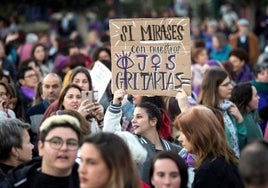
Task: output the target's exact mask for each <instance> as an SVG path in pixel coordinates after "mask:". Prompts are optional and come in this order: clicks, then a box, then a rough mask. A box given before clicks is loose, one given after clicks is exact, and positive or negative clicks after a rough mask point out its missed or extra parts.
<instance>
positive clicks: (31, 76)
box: [24, 74, 37, 78]
mask: <svg viewBox="0 0 268 188" xmlns="http://www.w3.org/2000/svg"><path fill="white" fill-rule="evenodd" d="M33 77H37V74H30V75H27V76H24V78H33Z"/></svg>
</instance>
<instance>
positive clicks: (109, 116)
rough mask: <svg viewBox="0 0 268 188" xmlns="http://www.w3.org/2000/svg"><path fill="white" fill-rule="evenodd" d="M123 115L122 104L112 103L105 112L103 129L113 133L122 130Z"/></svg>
mask: <svg viewBox="0 0 268 188" xmlns="http://www.w3.org/2000/svg"><path fill="white" fill-rule="evenodd" d="M121 116H122V109H121V105H113V104H111V105H110V106H109V107H108V109H107V110H106V112H105V115H104V121H103V129H102V131H104V132H112V133H115V132H117V131H121V124H120V120H121Z"/></svg>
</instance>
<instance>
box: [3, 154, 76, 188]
mask: <svg viewBox="0 0 268 188" xmlns="http://www.w3.org/2000/svg"><path fill="white" fill-rule="evenodd" d="M41 162H42V158H40V157H38V158H35V159H33V160H31V161H29V162H26V163H24V164H21V165H19V166H18V167H16V168H14V169H13V170H12V171H11V172H10V173H8V174H7V175H6V177H5V178H3V179H1V180H0V181H1V182H0V187H1V188H14V187H16V188H29V187H34V186H33V185H31V183H32V181H31V180H30V179H31V177H34V175H35V174H36V173H37V169H39V168H41ZM77 169H78V164H77V163H75V165H74V166H73V170H72V174H71V176H70V178H69V179H70V181H69V188H79V177H78V172H77ZM38 181H40V180H38ZM42 187H45V186H42ZM49 187H50V186H49Z"/></svg>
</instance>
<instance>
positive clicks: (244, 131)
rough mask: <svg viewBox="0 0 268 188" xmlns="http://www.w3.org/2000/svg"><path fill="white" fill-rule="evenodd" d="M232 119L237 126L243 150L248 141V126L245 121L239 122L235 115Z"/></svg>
mask: <svg viewBox="0 0 268 188" xmlns="http://www.w3.org/2000/svg"><path fill="white" fill-rule="evenodd" d="M232 121H233V123H234V125H235V127H236V134H237V138H238V144H239V149H240V150H241V149H242V148H243V147H244V146H245V145H246V143H247V128H246V125H245V123H244V121H242V122H241V123H237V122H236V120H235V119H234V117H232Z"/></svg>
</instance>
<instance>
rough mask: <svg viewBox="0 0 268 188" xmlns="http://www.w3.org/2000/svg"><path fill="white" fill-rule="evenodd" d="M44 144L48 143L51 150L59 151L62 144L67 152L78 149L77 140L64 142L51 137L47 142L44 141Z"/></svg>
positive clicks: (58, 138)
mask: <svg viewBox="0 0 268 188" xmlns="http://www.w3.org/2000/svg"><path fill="white" fill-rule="evenodd" d="M45 142H49V144H50V147H51V148H53V149H60V148H61V147H62V146H63V144H64V142H65V143H66V145H67V149H68V150H77V149H78V147H79V143H78V140H76V139H72V138H70V139H67V140H65V141H64V140H63V139H62V138H60V137H52V138H50V139H49V140H45Z"/></svg>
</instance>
